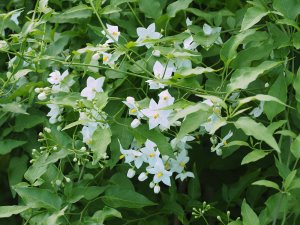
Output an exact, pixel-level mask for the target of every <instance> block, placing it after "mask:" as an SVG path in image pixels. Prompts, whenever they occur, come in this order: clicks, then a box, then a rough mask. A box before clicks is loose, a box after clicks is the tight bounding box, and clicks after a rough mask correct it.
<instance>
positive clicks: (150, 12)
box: [139, 0, 162, 19]
mask: <svg viewBox="0 0 300 225" xmlns="http://www.w3.org/2000/svg"><path fill="white" fill-rule="evenodd" d="M139 7H140V10H141V11H142V12H143V13H145V15H146V17H149V18H153V19H156V18H158V17H160V16H161V14H162V5H161V1H160V0H151V1H148V0H139Z"/></svg>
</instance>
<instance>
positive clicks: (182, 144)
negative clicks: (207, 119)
mask: <svg viewBox="0 0 300 225" xmlns="http://www.w3.org/2000/svg"><path fill="white" fill-rule="evenodd" d="M193 140H195V138H194V137H193V136H184V137H183V138H181V139H180V140H178V139H177V138H174V139H173V140H172V141H171V146H172V148H173V149H177V148H178V149H180V150H184V149H189V148H191V146H190V145H188V144H187V143H186V142H187V141H193Z"/></svg>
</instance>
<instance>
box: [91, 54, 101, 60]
mask: <svg viewBox="0 0 300 225" xmlns="http://www.w3.org/2000/svg"><path fill="white" fill-rule="evenodd" d="M99 58H100V55H99V53H96V54H94V55H93V56H92V59H93V60H98V59H99Z"/></svg>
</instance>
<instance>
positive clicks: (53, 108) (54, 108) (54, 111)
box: [47, 104, 63, 124]
mask: <svg viewBox="0 0 300 225" xmlns="http://www.w3.org/2000/svg"><path fill="white" fill-rule="evenodd" d="M47 106H48V107H49V108H50V111H49V113H48V114H47V116H49V117H50V118H49V122H50V123H51V124H54V123H56V122H58V121H59V116H60V115H61V113H62V112H63V108H62V107H60V106H59V105H56V104H47Z"/></svg>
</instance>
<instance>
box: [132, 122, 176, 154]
mask: <svg viewBox="0 0 300 225" xmlns="http://www.w3.org/2000/svg"><path fill="white" fill-rule="evenodd" d="M131 131H132V133H133V135H134V136H135V138H137V139H138V140H140V141H141V142H145V141H146V139H149V140H151V141H153V142H154V143H155V144H156V145H157V147H158V149H159V151H160V153H161V154H162V155H168V156H170V157H174V153H173V149H172V147H171V145H170V144H169V142H168V141H167V139H166V137H165V136H164V135H163V134H162V133H161V132H160V131H159V130H157V129H152V130H149V128H148V126H147V125H140V126H138V127H137V128H134V129H131Z"/></svg>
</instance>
